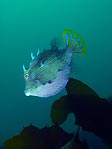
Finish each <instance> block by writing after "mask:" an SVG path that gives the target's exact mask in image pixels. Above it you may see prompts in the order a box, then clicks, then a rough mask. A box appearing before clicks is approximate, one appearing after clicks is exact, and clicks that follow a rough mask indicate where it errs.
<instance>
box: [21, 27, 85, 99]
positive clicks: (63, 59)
mask: <svg viewBox="0 0 112 149" xmlns="http://www.w3.org/2000/svg"><path fill="white" fill-rule="evenodd" d="M62 37H63V40H64V43H65V47H64V48H62V49H59V47H58V44H57V43H58V42H57V41H56V39H55V38H54V39H52V40H51V44H50V45H51V48H50V49H48V50H44V51H43V52H40V50H39V49H38V50H37V54H36V55H35V56H34V55H33V53H31V62H30V65H29V66H28V68H27V69H26V68H25V65H23V72H24V79H25V90H24V94H25V95H26V96H37V97H50V96H54V95H56V94H58V93H59V92H60V91H62V90H63V89H64V88H65V86H66V84H67V82H68V80H69V77H70V72H71V60H72V54H73V53H76V54H78V55H84V54H85V53H86V47H85V43H84V40H83V39H82V38H81V36H80V35H79V34H78V33H76V32H74V31H72V30H70V29H66V30H64V31H63V33H62Z"/></svg>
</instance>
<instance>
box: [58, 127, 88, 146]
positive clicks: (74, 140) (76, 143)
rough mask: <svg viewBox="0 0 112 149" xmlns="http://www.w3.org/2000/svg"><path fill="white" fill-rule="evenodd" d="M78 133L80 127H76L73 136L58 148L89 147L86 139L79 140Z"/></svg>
mask: <svg viewBox="0 0 112 149" xmlns="http://www.w3.org/2000/svg"><path fill="white" fill-rule="evenodd" d="M79 134H80V127H78V129H77V132H76V134H75V135H74V136H73V138H72V139H71V140H70V141H69V142H68V143H67V144H65V145H64V146H63V147H61V148H60V149H89V146H88V144H87V141H86V140H83V141H81V140H80V139H79Z"/></svg>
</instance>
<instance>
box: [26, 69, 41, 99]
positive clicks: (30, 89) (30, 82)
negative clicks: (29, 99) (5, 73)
mask: <svg viewBox="0 0 112 149" xmlns="http://www.w3.org/2000/svg"><path fill="white" fill-rule="evenodd" d="M24 79H25V83H26V85H25V90H24V93H25V95H26V96H36V92H37V90H38V91H39V89H40V88H41V87H42V86H43V84H42V83H41V82H40V81H39V79H38V78H37V76H36V73H35V72H34V71H32V70H31V68H29V69H28V70H24Z"/></svg>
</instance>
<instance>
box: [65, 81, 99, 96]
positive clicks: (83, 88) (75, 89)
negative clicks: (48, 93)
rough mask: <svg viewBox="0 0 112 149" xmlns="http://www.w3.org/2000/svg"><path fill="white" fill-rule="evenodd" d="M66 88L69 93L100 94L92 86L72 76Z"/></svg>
mask: <svg viewBox="0 0 112 149" xmlns="http://www.w3.org/2000/svg"><path fill="white" fill-rule="evenodd" d="M66 90H67V93H68V94H79V95H94V96H97V97H99V96H98V94H97V93H96V92H95V91H94V90H93V89H92V88H90V87H89V86H88V85H86V84H85V83H83V82H81V81H80V80H77V79H73V78H70V79H69V81H68V83H67V85H66Z"/></svg>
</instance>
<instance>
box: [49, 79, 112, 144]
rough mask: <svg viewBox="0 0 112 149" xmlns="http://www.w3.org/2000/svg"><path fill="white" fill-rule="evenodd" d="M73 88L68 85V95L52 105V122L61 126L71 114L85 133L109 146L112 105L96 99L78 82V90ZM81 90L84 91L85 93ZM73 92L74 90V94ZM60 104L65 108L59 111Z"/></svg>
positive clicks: (111, 129) (110, 140)
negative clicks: (97, 137)
mask: <svg viewBox="0 0 112 149" xmlns="http://www.w3.org/2000/svg"><path fill="white" fill-rule="evenodd" d="M72 81H73V82H74V84H75V82H77V81H75V80H73V79H72ZM70 83H71V82H70ZM80 85H81V87H80ZM74 86H75V85H73V84H72V85H71V86H69V84H68V86H67V91H68V95H66V96H63V97H61V98H60V99H59V100H57V101H55V102H54V104H53V105H52V109H51V119H52V122H53V123H58V124H61V123H62V122H64V121H65V117H66V118H67V116H68V114H69V113H71V112H72V113H73V114H74V115H75V118H76V122H75V124H77V125H78V126H81V127H82V128H83V129H84V130H86V131H90V132H92V133H94V134H95V135H97V136H99V137H100V138H102V139H103V140H104V142H105V143H107V144H110V143H111V142H112V120H111V116H112V103H110V102H108V100H107V99H104V98H100V97H98V95H97V94H95V92H94V91H92V90H91V89H89V88H88V87H87V86H86V89H85V85H82V83H81V82H79V86H78V88H77V86H76V87H75V89H73V87H74ZM83 89H85V93H84V90H83ZM73 90H74V91H75V90H76V93H74V91H73ZM82 90H83V91H82ZM87 90H88V91H89V93H88V94H87ZM90 90H91V91H92V92H91V91H90ZM69 92H70V93H69ZM71 93H73V94H71ZM62 103H63V104H65V105H64V107H66V108H64V107H63V108H62V109H61V107H62V105H60V104H62ZM59 111H61V113H59ZM54 115H55V117H54ZM60 115H61V116H60ZM62 116H63V117H62Z"/></svg>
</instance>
